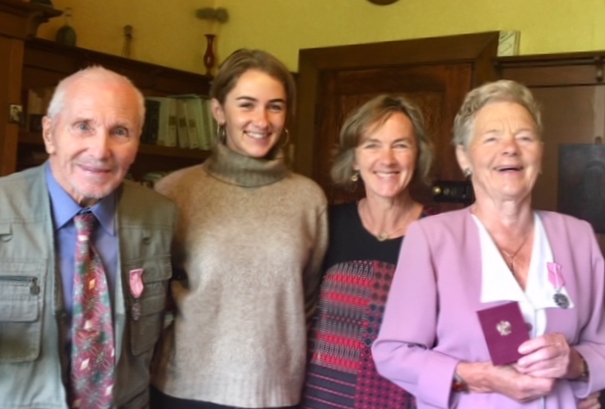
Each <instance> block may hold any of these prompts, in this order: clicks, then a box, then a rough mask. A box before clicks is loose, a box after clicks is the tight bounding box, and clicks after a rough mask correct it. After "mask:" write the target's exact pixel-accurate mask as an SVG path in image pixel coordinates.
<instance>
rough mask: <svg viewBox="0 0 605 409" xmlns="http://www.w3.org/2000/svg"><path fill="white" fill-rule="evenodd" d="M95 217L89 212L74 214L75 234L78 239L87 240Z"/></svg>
mask: <svg viewBox="0 0 605 409" xmlns="http://www.w3.org/2000/svg"><path fill="white" fill-rule="evenodd" d="M96 221H97V218H96V217H95V215H94V214H92V213H91V212H86V213H81V214H77V215H76V216H74V223H75V225H76V234H77V235H78V239H79V240H88V238H89V237H90V235H91V233H92V229H93V228H94V225H95V222H96Z"/></svg>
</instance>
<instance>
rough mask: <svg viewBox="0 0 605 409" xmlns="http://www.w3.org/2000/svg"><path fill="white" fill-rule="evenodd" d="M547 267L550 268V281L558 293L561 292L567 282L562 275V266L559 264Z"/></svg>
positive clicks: (549, 264) (548, 264)
mask: <svg viewBox="0 0 605 409" xmlns="http://www.w3.org/2000/svg"><path fill="white" fill-rule="evenodd" d="M546 267H547V268H548V281H550V283H551V284H552V286H553V287H554V289H555V290H556V291H559V290H561V288H563V286H564V285H565V280H564V279H563V274H562V273H561V265H559V264H557V263H546Z"/></svg>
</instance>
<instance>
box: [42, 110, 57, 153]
mask: <svg viewBox="0 0 605 409" xmlns="http://www.w3.org/2000/svg"><path fill="white" fill-rule="evenodd" d="M52 132H53V120H52V119H51V118H49V117H48V116H44V117H43V118H42V139H43V140H44V147H45V148H46V153H48V154H49V155H52V154H53V153H55V150H56V149H55V144H54V142H53V137H52Z"/></svg>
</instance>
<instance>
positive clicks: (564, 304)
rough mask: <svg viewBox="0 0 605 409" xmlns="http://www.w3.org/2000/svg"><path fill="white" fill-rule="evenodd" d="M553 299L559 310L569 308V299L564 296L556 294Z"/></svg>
mask: <svg viewBox="0 0 605 409" xmlns="http://www.w3.org/2000/svg"><path fill="white" fill-rule="evenodd" d="M553 299H554V300H555V304H557V305H558V306H559V308H564V309H565V308H569V299H568V298H567V296H566V295H565V294H561V293H556V294H555V295H554V296H553Z"/></svg>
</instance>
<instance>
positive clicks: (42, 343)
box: [0, 67, 176, 409]
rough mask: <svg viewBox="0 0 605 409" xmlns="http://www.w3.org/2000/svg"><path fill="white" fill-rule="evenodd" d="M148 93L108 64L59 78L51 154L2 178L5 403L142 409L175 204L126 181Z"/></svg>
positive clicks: (1, 385) (47, 130)
mask: <svg viewBox="0 0 605 409" xmlns="http://www.w3.org/2000/svg"><path fill="white" fill-rule="evenodd" d="M143 118H144V104H143V97H142V95H141V93H140V92H139V91H138V90H137V89H136V88H135V87H134V86H133V85H132V83H131V82H130V81H129V80H128V79H127V78H125V77H122V76H121V75H118V74H116V73H114V72H112V71H108V70H106V69H104V68H101V67H92V68H88V69H85V70H82V71H79V72H77V73H75V74H73V75H72V76H70V77H68V78H66V79H64V80H63V81H61V82H60V83H59V85H58V87H57V89H56V91H55V94H54V96H53V98H52V100H51V103H50V106H49V109H48V114H47V116H46V117H45V118H44V120H43V137H44V143H45V146H46V151H47V152H48V154H49V159H48V161H47V163H45V164H44V165H42V166H40V167H38V168H34V169H29V170H26V171H23V172H20V173H16V174H13V175H10V176H7V177H4V178H0V408H3V409H4V408H26V407H27V408H32V409H34V408H45V409H51V408H58V409H59V408H68V407H69V408H82V409H102V408H129V409H130V408H133V409H138V408H144V407H147V406H148V403H149V402H148V401H149V397H148V386H147V385H148V381H149V375H148V371H149V364H150V360H151V355H152V352H153V348H154V345H155V343H156V340H157V338H158V336H159V333H160V330H161V328H162V318H163V317H162V314H163V309H164V301H165V297H166V291H167V280H168V279H169V278H170V276H171V274H172V271H171V267H170V247H171V241H172V233H173V229H174V226H175V223H176V210H175V207H174V206H173V204H172V203H171V202H170V201H169V200H168V199H166V198H164V197H162V196H160V195H158V194H157V193H154V192H153V191H152V190H149V189H146V188H143V187H140V186H138V185H136V184H134V183H130V182H128V181H124V177H125V176H126V173H127V172H128V169H129V167H130V165H131V164H132V162H133V161H134V159H135V156H136V152H137V148H138V146H139V137H140V134H141V129H142V125H143Z"/></svg>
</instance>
